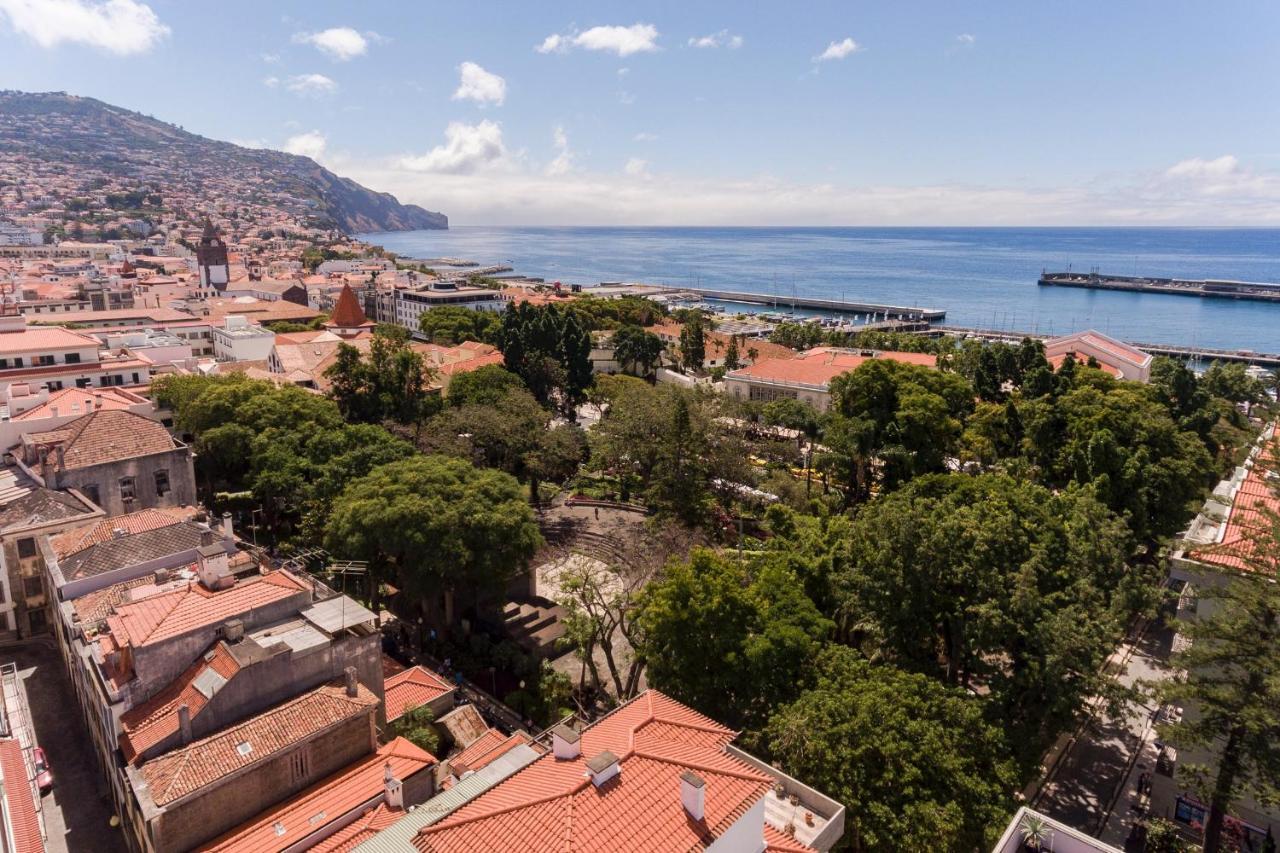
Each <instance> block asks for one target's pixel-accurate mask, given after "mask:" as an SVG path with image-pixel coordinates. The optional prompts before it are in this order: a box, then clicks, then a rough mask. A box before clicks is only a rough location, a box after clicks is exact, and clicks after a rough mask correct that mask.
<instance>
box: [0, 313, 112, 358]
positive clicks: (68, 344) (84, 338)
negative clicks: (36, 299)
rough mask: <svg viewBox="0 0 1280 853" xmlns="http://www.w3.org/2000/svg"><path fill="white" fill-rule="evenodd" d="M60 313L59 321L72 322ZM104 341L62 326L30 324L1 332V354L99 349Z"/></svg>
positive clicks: (68, 315)
mask: <svg viewBox="0 0 1280 853" xmlns="http://www.w3.org/2000/svg"><path fill="white" fill-rule="evenodd" d="M64 316H67V317H70V316H71V314H67V315H61V314H60V315H58V320H59V322H70V321H69V320H63V317H64ZM101 347H102V342H101V341H99V340H98V339H97V338H93V337H90V336H89V335H82V334H80V333H79V332H73V331H71V330H70V329H64V328H62V327H61V326H28V327H27V328H25V329H22V330H21V331H14V332H0V354H4V355H8V354H10V353H24V352H35V351H43V350H63V349H89V348H93V349H99V348H101Z"/></svg>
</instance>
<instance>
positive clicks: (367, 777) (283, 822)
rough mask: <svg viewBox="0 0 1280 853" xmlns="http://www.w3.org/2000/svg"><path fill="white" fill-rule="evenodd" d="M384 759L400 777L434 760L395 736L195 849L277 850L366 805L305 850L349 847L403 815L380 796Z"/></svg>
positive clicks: (327, 851) (251, 852) (250, 852)
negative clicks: (353, 818) (375, 749)
mask: <svg viewBox="0 0 1280 853" xmlns="http://www.w3.org/2000/svg"><path fill="white" fill-rule="evenodd" d="M388 763H390V765H391V772H392V774H393V775H394V776H395V777H396V778H397V779H399V780H401V781H404V780H405V779H407V778H409V777H410V776H413V775H414V774H416V773H419V772H421V771H423V770H425V769H426V768H428V767H431V766H432V765H434V764H435V763H436V759H435V756H433V755H432V754H431V753H429V752H427V751H426V750H423V749H419V748H418V747H416V746H414V745H413V744H412V743H410V742H409V741H407V740H405V739H404V738H396V739H395V740H393V741H391V742H390V743H388V744H386V745H385V746H383V747H382V748H381V749H379V750H378V751H377V752H376V753H374V754H372V755H370V756H368V757H366V758H363V759H361V760H360V761H358V762H356V763H355V764H352V765H350V766H348V767H347V768H346V769H344V770H339V771H338V772H337V773H335V774H333V775H332V776H330V777H328V778H327V779H324V780H322V781H320V782H317V783H316V784H314V785H312V786H311V787H310V788H307V789H306V790H305V791H302V792H301V793H299V794H297V795H295V796H293V797H290V798H289V799H288V800H285V801H284V802H283V803H281V804H279V805H277V806H275V807H273V808H270V809H268V810H266V811H264V812H263V813H262V814H260V815H258V816H257V817H256V818H254V819H253V820H252V821H249V822H248V823H245V824H243V825H241V826H239V827H236V828H235V829H233V830H231V831H230V832H228V833H227V834H226V835H223V836H222V837H221V838H218V839H216V840H214V841H212V842H210V843H209V844H207V845H205V846H203V847H200V848H198V849H200V850H202V851H235V853H277V851H280V850H284V849H287V848H289V847H292V846H293V845H295V844H298V843H299V842H301V841H303V840H304V839H306V838H307V837H308V836H310V835H312V834H314V833H316V832H323V831H324V830H325V829H326V828H329V827H332V826H333V824H334V823H336V822H338V821H339V820H342V819H343V818H345V817H348V816H349V813H350V812H351V811H352V810H353V809H357V808H359V807H360V806H361V805H362V804H368V805H369V808H368V811H365V812H364V813H362V814H360V815H358V816H357V817H356V819H355V820H354V821H352V822H351V823H350V824H345V825H341V826H339V827H337V831H336V832H335V833H334V834H332V835H330V836H328V837H327V838H325V839H323V840H321V841H318V842H314V843H313V846H311V847H309V848H307V849H309V850H311V851H313V853H314V851H317V850H319V851H325V853H333V851H345V850H350V849H351V848H352V847H354V846H355V845H356V844H359V843H360V842H362V841H366V840H368V838H369V837H370V836H372V835H373V834H374V833H376V832H377V831H378V830H380V829H385V828H386V827H387V826H390V825H391V824H392V823H395V822H396V821H397V820H399V819H400V818H401V817H403V816H404V812H403V811H401V810H393V809H390V808H388V807H387V806H386V805H385V804H384V801H383V800H382V799H381V798H382V797H383V795H384V792H385V790H386V789H385V781H384V774H385V772H386V765H387V764H388ZM375 799H376V800H377V801H378V802H377V803H376V804H375V803H372V802H371V801H373V800H375ZM317 815H320V816H321V817H320V819H316V816H317Z"/></svg>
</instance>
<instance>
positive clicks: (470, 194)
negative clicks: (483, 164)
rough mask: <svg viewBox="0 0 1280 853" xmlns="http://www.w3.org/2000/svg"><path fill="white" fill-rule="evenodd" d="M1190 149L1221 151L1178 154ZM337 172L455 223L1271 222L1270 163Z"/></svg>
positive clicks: (1277, 219) (1274, 191)
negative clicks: (725, 171)
mask: <svg viewBox="0 0 1280 853" xmlns="http://www.w3.org/2000/svg"><path fill="white" fill-rule="evenodd" d="M566 144H567V140H566ZM1197 160H1198V162H1199V163H1200V164H1209V163H1215V162H1218V161H1220V160H1222V158H1217V159H1216V160H1215V159H1201V158H1193V159H1192V160H1189V161H1185V162H1189V163H1195V162H1197ZM1180 166H1181V168H1179V167H1180ZM1174 170H1176V171H1175V173H1174V174H1173V175H1172V176H1171V175H1170V174H1169V172H1170V171H1174ZM344 173H345V174H349V175H350V177H352V178H353V179H355V180H358V181H360V182H361V183H363V184H365V185H366V186H370V187H375V188H378V189H384V190H388V191H392V192H395V193H396V195H397V196H398V197H399V198H400V199H401V200H402V201H409V202H415V203H419V204H424V205H427V206H429V207H430V208H431V209H433V210H444V211H446V212H447V213H448V214H449V215H450V217H451V219H452V220H453V221H455V222H471V223H485V224H491V225H524V224H580V223H582V222H591V223H593V224H600V225H718V224H722V225H1143V224H1148V225H1269V226H1277V225H1280V172H1258V171H1253V170H1250V169H1249V168H1247V167H1246V166H1245V165H1244V164H1242V163H1237V164H1236V166H1235V168H1234V169H1228V168H1227V164H1226V163H1225V162H1224V163H1223V164H1222V165H1219V166H1215V167H1211V168H1209V169H1208V170H1207V174H1206V170H1205V169H1204V168H1202V167H1192V166H1182V164H1177V165H1175V166H1172V167H1169V168H1166V167H1163V166H1162V167H1160V168H1158V169H1153V170H1151V171H1148V172H1144V173H1132V174H1128V175H1121V176H1111V177H1103V176H1100V177H1098V178H1096V179H1095V180H1091V181H1080V182H1072V183H1071V184H1069V185H1061V186H1052V185H1049V186H1039V187H1022V186H1018V187H1014V186H986V185H973V184H934V185H927V186H893V185H841V184H832V183H801V182H792V181H786V180H781V179H778V178H774V177H769V176H754V177H751V176H744V177H739V178H732V179H713V178H700V177H697V176H690V175H677V174H664V173H661V172H652V171H648V170H647V172H646V176H645V177H644V179H643V180H638V179H637V178H636V177H635V176H632V175H628V174H626V173H625V169H624V170H623V171H615V172H612V173H608V174H602V173H592V172H589V171H586V170H583V169H574V170H572V171H570V172H568V173H562V174H555V175H548V174H546V170H538V169H533V168H530V167H528V166H527V165H526V166H521V165H520V164H519V163H511V164H509V168H505V169H502V170H498V169H488V170H483V171H476V172H475V173H468V174H457V175H455V174H438V173H436V174H430V175H422V174H416V173H415V172H414V171H410V170H409V169H407V168H406V167H405V166H404V164H402V163H390V162H382V163H379V162H377V161H360V162H352V163H351V164H350V165H349V166H347V167H346V171H345V172H344Z"/></svg>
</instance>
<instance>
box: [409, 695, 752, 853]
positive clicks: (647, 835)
mask: <svg viewBox="0 0 1280 853" xmlns="http://www.w3.org/2000/svg"><path fill="white" fill-rule="evenodd" d="M655 724H662V725H660V726H656V727H655ZM733 737H734V732H732V731H731V730H729V729H727V728H725V727H724V726H721V725H720V724H718V723H716V722H715V721H713V720H710V719H708V718H706V717H704V716H702V715H701V714H698V713H697V712H695V711H693V710H692V709H690V708H686V707H685V706H683V705H681V704H680V703H679V702H676V701H675V700H673V699H670V698H668V697H666V696H664V695H662V694H661V693H658V692H657V691H654V690H650V691H647V692H646V693H644V694H642V695H641V696H639V697H638V698H636V699H634V700H632V701H631V702H629V703H628V704H626V705H624V706H622V707H621V708H619V709H618V710H616V711H614V712H613V713H612V714H610V715H608V716H606V717H604V718H602V719H601V720H599V721H598V722H596V723H595V724H593V725H591V726H589V727H587V728H586V729H585V730H584V731H583V732H582V737H581V747H582V754H581V756H580V757H579V758H576V759H570V760H562V759H557V758H556V757H555V755H554V753H547V754H546V755H544V756H542V757H541V758H539V759H538V760H537V761H535V762H534V763H533V764H530V765H529V766H528V767H526V768H525V769H524V770H521V771H520V772H518V773H516V774H515V775H513V776H511V777H509V778H508V779H506V780H505V781H503V782H502V783H500V784H499V785H497V786H496V787H494V788H492V789H490V790H489V791H487V792H486V793H484V794H482V795H481V796H480V797H478V798H476V799H475V800H473V801H472V802H471V803H469V804H467V805H465V806H463V807H462V808H461V809H459V810H458V811H457V812H455V813H454V814H453V815H451V816H450V817H448V818H447V819H445V820H444V821H441V822H440V823H438V824H435V825H433V826H429V827H427V828H425V829H423V830H422V831H421V832H420V833H419V834H418V835H417V836H416V837H415V838H414V846H416V847H417V848H418V849H419V850H421V851H424V853H426V851H434V853H444V852H445V851H478V850H498V849H501V850H508V851H535V850H539V851H540V850H547V849H549V848H553V849H560V850H573V851H583V852H584V853H592V851H616V850H627V851H655V853H656V851H668V850H700V849H704V848H705V847H707V846H709V845H710V844H711V843H712V842H714V841H715V840H717V839H718V838H720V836H721V835H722V833H723V832H724V831H725V830H726V829H728V828H729V827H730V826H731V825H733V823H735V822H736V821H737V820H738V819H739V818H741V817H742V816H743V815H744V814H745V813H746V812H747V811H748V810H749V809H750V808H751V806H752V805H753V804H755V803H756V802H757V801H759V799H760V798H761V797H763V796H764V795H765V794H766V792H767V791H768V790H769V789H770V787H771V785H772V780H771V779H770V777H768V776H766V775H765V774H764V773H762V772H760V771H759V770H757V769H756V768H754V767H752V766H751V765H748V764H746V763H745V762H743V761H740V760H739V759H737V758H735V757H733V756H731V755H730V754H728V753H727V752H726V751H725V747H726V746H727V745H728V744H729V742H730V741H731V740H732V739H733ZM605 751H608V752H611V753H613V754H614V755H616V756H619V759H618V760H619V765H620V772H619V773H618V774H617V775H615V776H614V777H613V778H611V779H609V780H608V781H606V782H604V783H603V784H602V785H601V786H600V787H599V788H597V787H596V786H595V785H594V784H593V782H592V781H591V779H590V777H589V774H588V773H587V772H586V762H587V760H589V759H590V758H592V757H594V756H597V755H599V754H601V753H602V752H605ZM686 770H693V771H694V772H696V773H697V774H698V775H699V776H701V777H702V778H703V779H704V780H705V782H706V804H705V819H704V820H703V821H698V822H695V821H693V820H691V819H689V817H688V814H687V813H686V812H685V810H684V807H683V806H682V804H681V800H680V795H679V792H680V784H681V783H680V776H681V774H683V773H684V772H685V771H686ZM553 840H554V841H553ZM762 840H763V839H762Z"/></svg>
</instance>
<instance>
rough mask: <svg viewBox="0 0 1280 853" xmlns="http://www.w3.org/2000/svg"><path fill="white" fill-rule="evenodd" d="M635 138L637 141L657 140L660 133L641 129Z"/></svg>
mask: <svg viewBox="0 0 1280 853" xmlns="http://www.w3.org/2000/svg"><path fill="white" fill-rule="evenodd" d="M633 138H634V139H635V141H636V142H655V141H656V140H657V139H658V134H656V133H647V132H645V131H641V132H640V133H637V134H636V135H635V136H634V137H633Z"/></svg>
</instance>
